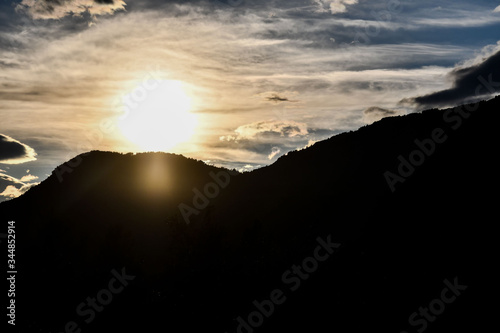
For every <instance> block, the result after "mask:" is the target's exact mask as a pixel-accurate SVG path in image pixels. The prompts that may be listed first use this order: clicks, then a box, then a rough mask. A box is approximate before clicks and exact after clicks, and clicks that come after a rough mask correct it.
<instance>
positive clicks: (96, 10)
mask: <svg viewBox="0 0 500 333" xmlns="http://www.w3.org/2000/svg"><path fill="white" fill-rule="evenodd" d="M125 6H126V3H125V2H124V1H122V0H22V1H21V3H19V4H18V5H17V7H16V10H17V11H21V12H26V13H28V15H30V16H31V17H32V18H34V19H60V18H63V17H65V16H71V15H76V16H80V15H82V14H84V13H90V14H91V15H92V16H95V15H105V14H113V13H114V12H115V11H118V10H124V9H125Z"/></svg>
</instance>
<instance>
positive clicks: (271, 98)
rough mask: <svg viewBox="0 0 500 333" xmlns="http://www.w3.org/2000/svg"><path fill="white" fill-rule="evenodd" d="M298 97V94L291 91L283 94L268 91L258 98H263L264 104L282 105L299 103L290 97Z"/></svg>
mask: <svg viewBox="0 0 500 333" xmlns="http://www.w3.org/2000/svg"><path fill="white" fill-rule="evenodd" d="M296 95H298V92H296V91H294V92H290V91H285V92H283V93H280V92H276V91H268V92H264V93H260V94H257V96H259V97H262V98H263V100H264V102H269V103H272V104H281V103H285V102H288V103H297V102H299V101H297V100H291V99H290V98H289V97H288V96H296Z"/></svg>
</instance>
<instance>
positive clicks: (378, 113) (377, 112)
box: [363, 106, 403, 123]
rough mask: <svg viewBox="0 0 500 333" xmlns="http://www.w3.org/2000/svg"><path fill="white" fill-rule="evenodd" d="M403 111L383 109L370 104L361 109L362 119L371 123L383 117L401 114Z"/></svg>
mask: <svg viewBox="0 0 500 333" xmlns="http://www.w3.org/2000/svg"><path fill="white" fill-rule="evenodd" d="M402 113H403V112H401V111H397V110H389V109H384V108H381V107H378V106H371V107H369V108H368V109H365V110H364V111H363V117H364V121H365V122H366V123H372V122H374V121H377V120H380V119H382V118H385V117H392V116H397V115H401V114H402Z"/></svg>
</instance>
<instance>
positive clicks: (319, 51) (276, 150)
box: [0, 0, 500, 200]
mask: <svg viewBox="0 0 500 333" xmlns="http://www.w3.org/2000/svg"><path fill="white" fill-rule="evenodd" d="M499 31H500V1H485V0H476V1H463V0H454V1H441V0H432V1H430V0H421V1H416V0H414V1H411V0H401V1H398V0H300V1H299V0H220V1H219V0H206V1H196V0H193V1H189V0H124V1H121V0H115V1H112V0H95V1H94V0H57V1H55V0H50V1H49V0H38V1H36V0H22V1H6V0H3V1H1V2H0V87H1V88H0V200H2V197H3V198H6V197H12V196H15V195H18V194H19V193H20V192H22V191H24V190H25V189H26V188H28V187H29V186H30V184H34V183H36V182H39V181H41V180H43V179H45V178H46V177H47V176H48V174H50V172H51V171H52V170H53V169H54V168H55V167H56V166H57V165H59V164H61V163H62V162H64V161H66V160H68V159H70V158H71V157H74V156H75V155H77V154H79V153H82V152H85V151H89V150H94V149H96V150H112V151H121V152H129V151H147V150H164V151H167V152H175V153H180V154H183V155H186V156H189V157H193V158H196V159H201V160H204V161H210V163H213V164H216V165H222V166H226V167H230V168H237V169H241V170H251V169H252V168H255V167H258V166H263V165H266V164H270V163H272V162H274V161H275V160H276V159H277V158H278V157H279V156H282V155H283V154H285V153H286V152H288V151H290V150H294V149H300V148H303V147H306V146H308V145H310V144H312V143H314V142H315V141H318V140H322V139H325V138H328V137H331V136H333V135H335V134H337V133H340V132H343V131H346V130H354V129H356V128H359V127H360V126H363V125H366V124H368V123H371V122H373V121H375V120H378V119H381V118H382V117H384V116H393V115H400V114H406V113H408V112H413V111H415V110H417V109H421V108H423V107H426V106H433V105H432V104H431V102H430V101H432V103H434V102H436V99H429V100H426V101H425V103H424V101H423V100H419V99H417V100H411V98H415V97H419V96H425V95H428V94H433V93H435V92H439V91H442V90H446V89H449V88H451V87H455V88H456V87H457V86H460V84H462V83H463V82H462V81H463V80H462V81H459V79H462V78H463V77H462V76H460V75H458V74H453V73H456V72H457V70H459V69H461V68H465V67H471V66H472V67H471V68H473V69H475V68H476V67H478V66H480V65H481V63H483V62H484V61H487V60H488V59H491V61H498V59H497V58H494V56H495V55H496V54H497V52H498V51H499V50H500V46H499V45H500V44H499V43H498V41H499V39H500V38H499V37H498V35H499V33H498V32H499ZM474 66H476V67H474ZM499 66H500V64H499ZM469 72H470V71H469ZM472 72H473V73H475V72H474V71H472ZM458 88H460V89H461V87H458ZM458 88H457V90H456V91H458ZM460 91H461V92H462V90H460ZM432 97H436V98H438V99H437V101H438V102H439V103H437V102H436V103H437V104H436V105H437V106H446V105H453V104H455V103H456V102H458V101H459V100H457V99H453V100H452V99H446V100H443V99H442V98H441V97H442V96H441V95H432ZM464 97H472V95H470V96H464ZM403 99H406V101H407V102H406V103H401V101H402V100H403ZM408 101H412V102H411V103H409V102H408ZM415 101H416V102H415Z"/></svg>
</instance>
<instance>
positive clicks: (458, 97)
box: [401, 52, 500, 108]
mask: <svg viewBox="0 0 500 333" xmlns="http://www.w3.org/2000/svg"><path fill="white" fill-rule="evenodd" d="M450 76H451V77H452V79H453V87H452V88H450V89H446V90H442V91H438V92H435V93H432V94H428V95H425V96H420V97H416V98H411V99H404V100H402V101H401V103H403V104H406V103H407V104H416V105H417V106H418V107H422V108H426V107H440V106H450V105H454V104H460V103H464V102H473V101H477V100H479V99H481V98H484V97H486V96H491V95H493V94H495V93H498V92H500V52H497V53H495V54H494V55H492V56H490V57H489V58H487V59H485V60H484V61H483V62H482V63H480V64H477V65H474V66H471V67H467V68H459V69H455V70H454V71H453V72H451V73H450Z"/></svg>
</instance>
